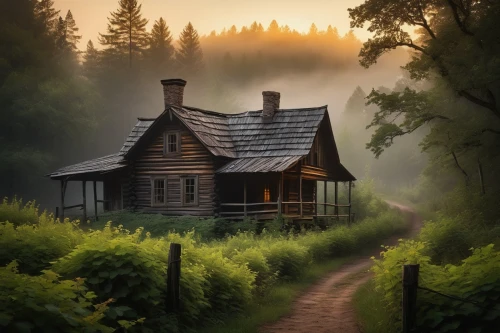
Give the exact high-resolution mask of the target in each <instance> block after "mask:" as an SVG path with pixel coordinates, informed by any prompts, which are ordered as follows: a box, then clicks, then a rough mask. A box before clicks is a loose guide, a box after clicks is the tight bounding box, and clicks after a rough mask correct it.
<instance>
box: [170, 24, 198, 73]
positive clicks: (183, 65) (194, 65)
mask: <svg viewBox="0 0 500 333" xmlns="http://www.w3.org/2000/svg"><path fill="white" fill-rule="evenodd" d="M176 60H177V62H178V64H179V66H180V70H181V72H183V73H185V74H187V75H189V74H194V73H198V72H200V71H201V70H202V69H203V67H204V66H203V51H202V50H201V46H200V39H199V36H198V32H197V31H196V30H195V29H194V27H193V25H192V24H191V22H189V23H188V25H187V26H186V27H185V28H184V30H183V31H182V32H181V35H180V37H179V49H178V51H177V54H176Z"/></svg>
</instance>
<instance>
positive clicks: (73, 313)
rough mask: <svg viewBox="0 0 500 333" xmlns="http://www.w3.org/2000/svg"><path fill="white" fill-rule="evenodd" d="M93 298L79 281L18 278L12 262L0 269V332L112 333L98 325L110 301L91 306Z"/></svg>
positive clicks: (50, 274)
mask: <svg viewBox="0 0 500 333" xmlns="http://www.w3.org/2000/svg"><path fill="white" fill-rule="evenodd" d="M95 297H96V296H95V294H94V293H93V292H89V291H87V288H86V287H85V284H84V282H83V280H82V279H76V280H72V281H70V280H59V278H58V275H57V274H55V273H53V272H51V271H44V272H43V274H42V275H40V276H29V275H24V274H19V272H18V271H17V263H16V262H13V263H11V264H9V265H8V266H7V267H2V268H0V331H2V332H3V331H4V330H5V332H75V333H76V332H113V331H114V330H113V329H112V328H111V327H108V326H105V325H103V324H102V323H101V321H102V318H103V317H104V314H105V313H106V311H107V309H108V304H109V303H110V302H111V300H107V301H104V302H103V303H101V304H98V305H95V306H93V305H92V300H93V299H94V298H95ZM124 324H127V323H124Z"/></svg>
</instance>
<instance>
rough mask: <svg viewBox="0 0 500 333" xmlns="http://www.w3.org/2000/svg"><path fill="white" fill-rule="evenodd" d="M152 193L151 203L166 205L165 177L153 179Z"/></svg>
mask: <svg viewBox="0 0 500 333" xmlns="http://www.w3.org/2000/svg"><path fill="white" fill-rule="evenodd" d="M152 183H153V184H152V185H153V186H152V194H151V203H152V205H153V206H155V205H164V204H165V193H166V189H167V186H166V180H165V179H163V178H162V179H153V182H152Z"/></svg>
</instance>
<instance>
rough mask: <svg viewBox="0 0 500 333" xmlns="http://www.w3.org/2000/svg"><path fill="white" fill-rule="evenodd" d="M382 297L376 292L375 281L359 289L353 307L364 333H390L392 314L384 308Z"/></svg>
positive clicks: (354, 297)
mask: <svg viewBox="0 0 500 333" xmlns="http://www.w3.org/2000/svg"><path fill="white" fill-rule="evenodd" d="M383 304H384V299H383V297H382V295H381V294H380V293H379V292H378V291H376V290H375V283H374V281H373V280H370V281H368V282H367V283H365V284H364V285H362V286H361V287H359V288H358V290H357V291H356V293H355V294H354V296H353V305H354V310H355V312H356V317H357V319H358V322H359V324H360V327H361V332H362V333H390V327H392V326H393V325H392V324H391V320H390V314H389V313H388V312H387V310H386V309H385V308H384V306H383Z"/></svg>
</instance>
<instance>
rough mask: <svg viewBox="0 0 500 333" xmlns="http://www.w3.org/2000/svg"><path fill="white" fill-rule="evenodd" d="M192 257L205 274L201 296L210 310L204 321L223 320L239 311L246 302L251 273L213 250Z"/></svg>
mask: <svg viewBox="0 0 500 333" xmlns="http://www.w3.org/2000/svg"><path fill="white" fill-rule="evenodd" d="M196 257H197V259H196V260H197V261H198V263H199V264H201V265H203V267H205V269H206V272H207V275H206V280H207V284H208V285H207V289H206V290H205V295H206V296H207V299H208V302H209V304H210V309H209V310H207V311H208V312H205V317H206V318H207V319H208V320H211V321H214V320H218V319H222V318H225V317H227V316H228V315H230V314H231V313H235V312H238V311H240V310H242V309H243V307H244V306H245V305H246V304H248V303H249V302H250V300H251V299H252V291H253V288H254V282H255V273H253V272H252V271H251V270H250V269H249V268H248V267H247V265H239V264H237V263H235V262H233V261H232V260H230V259H229V258H227V257H224V256H223V254H222V251H221V249H220V248H217V247H207V246H204V247H201V248H199V250H198V251H197V254H196Z"/></svg>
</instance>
